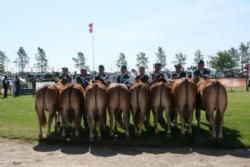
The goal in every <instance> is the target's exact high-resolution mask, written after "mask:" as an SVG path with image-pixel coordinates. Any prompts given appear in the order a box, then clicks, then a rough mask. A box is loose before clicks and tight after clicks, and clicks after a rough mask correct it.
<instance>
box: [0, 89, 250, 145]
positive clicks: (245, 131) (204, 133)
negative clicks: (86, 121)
mask: <svg viewBox="0 0 250 167" xmlns="http://www.w3.org/2000/svg"><path fill="white" fill-rule="evenodd" d="M228 99H229V102H228V104H229V105H228V109H227V111H226V113H225V117H224V129H223V130H224V131H223V132H224V140H223V143H221V144H220V145H219V146H220V147H223V148H244V147H248V148H249V147H250V93H249V92H246V91H244V90H236V91H233V92H231V91H228ZM33 103H34V99H33V98H32V97H31V96H21V97H16V98H15V97H12V96H9V97H8V98H6V99H3V98H0V137H4V138H11V139H13V138H14V139H25V140H37V134H38V125H37V117H36V113H35V111H34V106H33ZM202 115H203V117H202V122H203V123H202V125H201V128H200V129H199V128H197V127H196V122H195V121H194V126H193V135H192V136H191V137H190V136H189V137H181V135H180V131H179V129H176V128H175V129H173V136H172V137H171V138H167V137H166V136H165V133H164V132H163V129H162V131H161V133H160V134H159V135H158V136H155V135H154V133H153V130H148V131H144V133H143V136H142V137H141V138H138V137H134V136H133V132H132V131H133V129H131V132H132V137H131V139H130V140H125V137H124V133H123V132H124V131H122V130H120V133H119V135H118V137H117V138H116V139H110V138H109V137H108V133H107V132H106V133H104V137H103V140H102V141H101V143H102V144H112V145H130V146H154V147H162V146H167V147H179V146H193V147H206V146H214V145H213V144H212V141H211V137H210V135H209V132H208V125H207V123H206V121H205V119H204V113H203V114H202ZM151 124H153V121H152V119H151ZM44 131H46V129H44ZM58 138H59V137H58ZM81 141H82V142H87V141H88V134H87V132H86V131H84V130H83V132H82V136H81ZM217 146H218V145H216V147H217Z"/></svg>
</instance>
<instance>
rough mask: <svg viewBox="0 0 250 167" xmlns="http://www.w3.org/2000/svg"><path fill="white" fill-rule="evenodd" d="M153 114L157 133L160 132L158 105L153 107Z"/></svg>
mask: <svg viewBox="0 0 250 167" xmlns="http://www.w3.org/2000/svg"><path fill="white" fill-rule="evenodd" d="M153 114H154V128H155V134H158V133H159V128H158V119H159V108H158V107H153Z"/></svg>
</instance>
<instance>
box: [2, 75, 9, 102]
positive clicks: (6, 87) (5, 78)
mask: <svg viewBox="0 0 250 167" xmlns="http://www.w3.org/2000/svg"><path fill="white" fill-rule="evenodd" d="M9 86H10V82H9V80H8V77H7V76H4V80H3V89H4V98H6V97H7V95H8V89H9Z"/></svg>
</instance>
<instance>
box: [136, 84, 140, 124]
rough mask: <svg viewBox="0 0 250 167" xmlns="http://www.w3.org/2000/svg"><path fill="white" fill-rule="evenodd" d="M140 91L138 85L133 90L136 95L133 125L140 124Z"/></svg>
mask: <svg viewBox="0 0 250 167" xmlns="http://www.w3.org/2000/svg"><path fill="white" fill-rule="evenodd" d="M140 90H141V86H140V85H139V86H138V87H136V89H135V93H136V104H137V105H136V109H135V110H136V112H135V124H136V125H138V123H139V122H140V108H139V94H140Z"/></svg>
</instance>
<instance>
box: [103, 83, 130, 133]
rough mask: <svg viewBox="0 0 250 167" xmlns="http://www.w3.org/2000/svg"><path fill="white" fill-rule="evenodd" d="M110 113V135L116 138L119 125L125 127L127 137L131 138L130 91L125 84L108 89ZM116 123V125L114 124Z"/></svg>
mask: <svg viewBox="0 0 250 167" xmlns="http://www.w3.org/2000/svg"><path fill="white" fill-rule="evenodd" d="M108 111H109V118H110V135H111V136H114V130H115V131H117V124H120V125H125V130H126V137H127V138H128V137H129V111H130V98H129V90H128V88H127V86H126V85H124V84H117V83H112V84H110V85H109V87H108ZM114 121H115V124H114Z"/></svg>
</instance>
